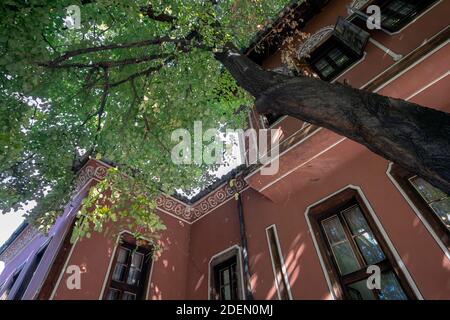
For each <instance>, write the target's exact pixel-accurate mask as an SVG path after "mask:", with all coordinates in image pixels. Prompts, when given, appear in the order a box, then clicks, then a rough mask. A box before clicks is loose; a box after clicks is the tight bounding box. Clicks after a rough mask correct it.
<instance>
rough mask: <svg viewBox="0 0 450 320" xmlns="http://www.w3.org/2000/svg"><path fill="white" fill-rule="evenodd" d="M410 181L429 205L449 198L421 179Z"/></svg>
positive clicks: (416, 178)
mask: <svg viewBox="0 0 450 320" xmlns="http://www.w3.org/2000/svg"><path fill="white" fill-rule="evenodd" d="M410 181H411V183H412V184H413V185H414V187H415V188H416V189H417V191H418V192H419V193H420V195H421V196H422V197H423V198H424V199H425V201H426V202H427V203H430V202H432V201H436V200H440V199H443V198H446V197H447V194H445V193H444V192H442V191H441V190H439V189H438V188H435V187H433V186H432V185H431V184H429V183H428V182H426V181H425V180H423V179H422V178H420V177H414V178H411V179H410Z"/></svg>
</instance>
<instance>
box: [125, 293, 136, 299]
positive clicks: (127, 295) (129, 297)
mask: <svg viewBox="0 0 450 320" xmlns="http://www.w3.org/2000/svg"><path fill="white" fill-rule="evenodd" d="M122 300H136V295H135V294H134V293H131V292H127V291H125V292H124V293H123V295H122Z"/></svg>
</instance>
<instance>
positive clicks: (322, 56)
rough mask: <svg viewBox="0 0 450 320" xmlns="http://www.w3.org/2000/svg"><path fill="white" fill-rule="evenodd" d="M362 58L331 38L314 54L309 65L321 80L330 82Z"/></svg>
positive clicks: (334, 38)
mask: <svg viewBox="0 0 450 320" xmlns="http://www.w3.org/2000/svg"><path fill="white" fill-rule="evenodd" d="M360 58H361V56H357V55H356V54H355V53H353V52H352V51H351V50H350V49H349V48H348V47H347V46H346V45H345V44H344V43H342V42H341V41H339V40H338V39H337V38H336V37H334V36H331V37H330V38H329V39H328V40H326V41H325V42H324V43H323V44H322V45H320V46H319V47H318V48H317V49H315V50H314V51H313V52H312V54H311V57H310V58H309V63H310V65H311V67H312V68H313V69H314V71H315V72H316V73H317V74H318V75H319V76H320V78H322V79H323V80H327V81H328V80H332V79H333V78H335V77H336V76H337V75H339V74H340V73H341V72H343V71H344V70H345V69H347V68H348V67H349V66H350V65H352V64H353V63H354V62H356V61H358V60H359V59H360Z"/></svg>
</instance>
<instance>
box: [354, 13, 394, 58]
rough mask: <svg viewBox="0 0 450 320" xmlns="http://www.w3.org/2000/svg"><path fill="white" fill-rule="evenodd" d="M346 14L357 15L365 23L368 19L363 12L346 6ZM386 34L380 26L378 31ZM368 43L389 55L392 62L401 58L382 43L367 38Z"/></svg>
mask: <svg viewBox="0 0 450 320" xmlns="http://www.w3.org/2000/svg"><path fill="white" fill-rule="evenodd" d="M347 12H348V14H350V15H351V14H353V13H355V14H357V15H358V16H360V17H361V18H363V19H364V20H365V21H367V19H369V16H368V15H366V14H365V13H364V12H362V11H360V10H358V9H356V8H352V7H350V6H347ZM379 30H382V31H384V32H386V33H389V31H387V30H386V29H384V28H382V27H381V26H380V29H379ZM369 42H371V43H372V44H373V45H375V46H376V47H377V48H378V49H380V50H382V51H383V52H384V53H386V54H387V55H389V56H390V57H391V58H392V60H394V61H395V62H397V61H399V60H401V59H402V58H403V56H402V55H401V54H398V53H395V52H394V51H392V50H391V49H389V48H388V47H386V46H385V45H383V44H382V43H380V42H378V41H377V40H375V39H373V38H372V37H370V38H369Z"/></svg>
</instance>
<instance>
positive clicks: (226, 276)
mask: <svg viewBox="0 0 450 320" xmlns="http://www.w3.org/2000/svg"><path fill="white" fill-rule="evenodd" d="M236 270H237V260H236V256H233V257H231V258H230V259H228V260H226V261H224V262H222V263H220V264H218V265H216V266H215V267H214V279H215V288H214V289H215V292H216V293H217V294H218V299H219V300H237V299H238V276H237V273H236Z"/></svg>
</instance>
